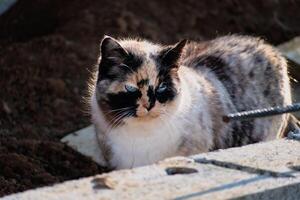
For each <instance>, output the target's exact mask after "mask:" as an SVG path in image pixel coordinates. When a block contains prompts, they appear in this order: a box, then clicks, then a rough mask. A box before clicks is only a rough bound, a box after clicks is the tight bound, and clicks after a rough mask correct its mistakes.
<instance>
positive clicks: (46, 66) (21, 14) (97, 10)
mask: <svg viewBox="0 0 300 200" xmlns="http://www.w3.org/2000/svg"><path fill="white" fill-rule="evenodd" d="M299 10H300V1H292V0H290V1H284V0H282V1H273V0H266V1H260V0H250V1H243V2H241V1H238V0H225V1H222V2H220V1H217V0H203V1H196V0H186V1H179V0H178V1H171V0H168V1H159V0H152V1H138V0H124V1H109V0H98V1H87V0H86V1H82V0H73V1H60V0H26V1H25V0H19V1H18V3H17V4H16V5H15V6H14V7H13V8H12V9H11V10H10V11H9V12H7V13H5V14H4V15H3V16H0V55H1V56H0V88H1V90H0V196H3V195H6V194H10V193H14V192H20V191H23V190H26V189H30V188H35V187H39V186H44V185H50V184H54V183H57V182H60V181H64V180H70V179H75V178H79V177H84V176H90V175H94V174H97V173H102V172H103V171H105V169H104V168H102V167H101V166H98V165H97V164H95V163H94V162H92V161H91V160H90V159H89V158H86V157H83V156H81V155H79V154H78V153H76V152H75V151H73V150H72V149H70V148H68V147H67V146H66V145H64V144H61V143H60V142H59V139H60V138H62V137H63V136H65V135H66V134H68V133H70V132H72V131H74V130H77V129H80V128H83V127H85V126H87V125H88V124H89V121H90V120H89V115H88V113H87V106H86V104H85V100H84V96H86V81H87V79H88V76H89V73H90V71H91V70H92V68H93V66H94V64H95V63H96V60H97V56H98V54H99V42H100V40H101V38H102V37H103V35H104V34H108V35H112V36H115V37H123V36H130V37H136V36H139V37H143V38H147V39H151V40H153V41H156V42H162V43H175V42H176V41H178V40H180V39H182V38H188V39H198V40H203V39H209V38H213V37H216V36H219V35H224V34H232V33H240V34H251V35H255V36H261V37H263V38H264V39H266V40H267V41H268V42H270V43H272V44H279V43H281V42H284V41H286V40H288V39H290V38H292V37H294V36H296V35H299V34H300V28H299V27H300V14H299Z"/></svg>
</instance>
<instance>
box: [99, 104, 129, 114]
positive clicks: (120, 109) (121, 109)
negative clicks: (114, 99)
mask: <svg viewBox="0 0 300 200" xmlns="http://www.w3.org/2000/svg"><path fill="white" fill-rule="evenodd" d="M132 108H134V107H133V106H129V107H124V108H119V109H114V110H110V111H108V112H104V114H109V113H112V112H115V111H123V110H126V109H132Z"/></svg>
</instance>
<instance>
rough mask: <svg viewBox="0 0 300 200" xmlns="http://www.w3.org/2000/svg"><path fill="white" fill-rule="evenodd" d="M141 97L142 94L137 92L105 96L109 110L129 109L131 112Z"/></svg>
mask: <svg viewBox="0 0 300 200" xmlns="http://www.w3.org/2000/svg"><path fill="white" fill-rule="evenodd" d="M141 96H142V93H141V92H140V91H139V90H138V91H136V92H119V93H109V94H108V95H107V97H108V101H107V104H108V105H109V106H110V108H111V110H115V109H121V108H127V107H130V108H131V110H132V111H133V110H135V109H136V108H137V107H138V105H137V100H138V99H139V98H141Z"/></svg>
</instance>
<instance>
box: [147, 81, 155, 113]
mask: <svg viewBox="0 0 300 200" xmlns="http://www.w3.org/2000/svg"><path fill="white" fill-rule="evenodd" d="M147 96H148V98H149V107H148V108H147V109H148V110H151V108H153V107H154V105H155V101H156V97H155V91H154V88H153V86H151V85H150V86H149V88H148V91H147Z"/></svg>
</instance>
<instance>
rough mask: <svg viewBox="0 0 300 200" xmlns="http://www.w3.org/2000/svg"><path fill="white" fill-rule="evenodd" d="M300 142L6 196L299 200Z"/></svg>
mask: <svg viewBox="0 0 300 200" xmlns="http://www.w3.org/2000/svg"><path fill="white" fill-rule="evenodd" d="M298 197H300V142H299V141H294V140H286V139H281V140H274V141H271V142H266V143H259V144H254V145H248V146H244V147H240V148H231V149H227V150H219V151H216V152H210V153H205V154H199V155H195V156H192V157H190V158H184V157H176V158H171V159H167V160H164V161H162V162H159V163H158V164H155V165H151V166H145V167H140V168H135V169H131V170H120V171H113V172H111V173H107V174H102V175H98V176H94V177H89V178H83V179H80V180H75V181H68V182H64V183H62V184H57V185H55V186H52V187H44V188H40V189H36V190H30V191H26V192H23V193H19V194H14V195H10V196H6V197H4V198H3V200H19V199H22V200H29V199H30V200H35V199H37V200H40V199H51V200H52V199H53V200H54V199H55V200H56V199H64V200H68V199H70V200H71V199H72V200H73V199H180V200H185V199H232V198H239V199H257V198H264V199H298Z"/></svg>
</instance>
